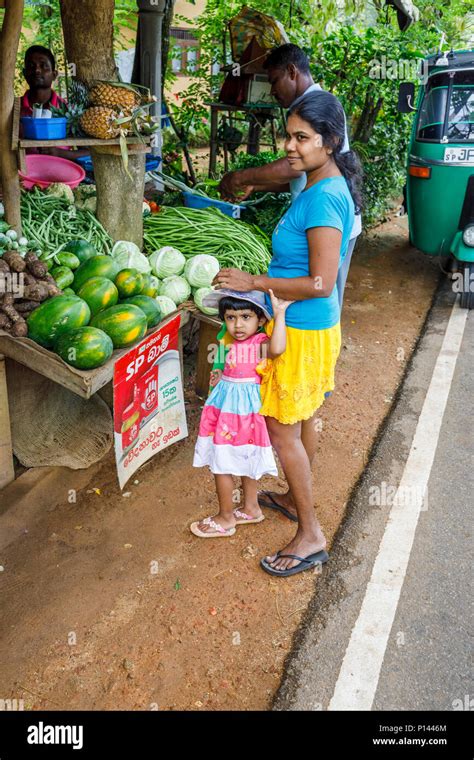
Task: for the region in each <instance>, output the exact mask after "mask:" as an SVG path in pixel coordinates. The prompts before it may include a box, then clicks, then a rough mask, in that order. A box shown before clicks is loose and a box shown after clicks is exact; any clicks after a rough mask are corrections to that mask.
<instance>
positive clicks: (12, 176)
mask: <svg viewBox="0 0 474 760" xmlns="http://www.w3.org/2000/svg"><path fill="white" fill-rule="evenodd" d="M22 19H23V0H9V2H8V3H7V7H6V9H5V15H4V18H3V25H2V29H1V32H0V181H1V183H2V190H3V203H4V206H5V219H6V221H7V222H8V223H9V224H11V226H12V227H14V228H15V230H16V231H17V232H18V234H19V235H20V234H21V215H20V179H19V177H18V163H17V156H16V154H15V153H14V152H13V151H12V128H13V104H14V100H15V94H14V90H13V81H14V78H15V64H16V54H17V51H18V43H19V41H20V32H21V23H22Z"/></svg>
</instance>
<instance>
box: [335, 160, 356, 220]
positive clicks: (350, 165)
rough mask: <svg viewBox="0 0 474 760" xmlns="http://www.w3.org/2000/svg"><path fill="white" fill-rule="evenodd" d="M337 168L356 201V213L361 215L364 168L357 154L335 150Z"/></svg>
mask: <svg viewBox="0 0 474 760" xmlns="http://www.w3.org/2000/svg"><path fill="white" fill-rule="evenodd" d="M333 156H334V161H335V162H336V166H337V168H338V169H339V171H340V172H341V174H342V176H343V177H345V179H346V182H347V184H348V186H349V190H350V193H351V195H352V200H353V201H354V206H355V212H356V214H360V212H361V209H362V166H361V163H360V161H359V157H358V155H357V153H356V152H355V151H353V150H348V151H346V152H345V153H341V150H340V149H339V150H337V149H336V150H335V151H334V153H333Z"/></svg>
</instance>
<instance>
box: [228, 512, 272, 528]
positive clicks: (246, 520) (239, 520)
mask: <svg viewBox="0 0 474 760" xmlns="http://www.w3.org/2000/svg"><path fill="white" fill-rule="evenodd" d="M234 517H235V520H236V523H235V524H236V525H254V524H256V523H261V522H262V521H263V520H265V515H260V517H252V516H251V515H248V514H247V513H246V512H241V511H240V509H234Z"/></svg>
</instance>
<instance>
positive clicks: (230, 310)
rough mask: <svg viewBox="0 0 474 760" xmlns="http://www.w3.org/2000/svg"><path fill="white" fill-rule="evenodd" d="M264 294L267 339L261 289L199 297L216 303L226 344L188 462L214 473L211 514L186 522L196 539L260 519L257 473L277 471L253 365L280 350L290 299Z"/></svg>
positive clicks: (283, 345) (206, 302)
mask: <svg viewBox="0 0 474 760" xmlns="http://www.w3.org/2000/svg"><path fill="white" fill-rule="evenodd" d="M270 298H271V303H272V308H273V314H274V325H273V332H272V335H271V337H270V338H269V337H268V336H267V335H266V333H265V332H264V331H263V329H262V328H263V326H264V325H265V323H266V322H267V320H269V319H270V314H269V312H268V309H267V307H266V305H265V299H264V296H263V293H258V292H257V291H251V292H248V293H238V292H235V291H232V290H226V289H221V290H216V291H214V292H213V293H210V294H209V295H208V296H206V298H205V299H204V305H205V306H210V307H213V306H214V307H215V306H216V305H217V306H218V308H219V316H220V318H221V319H222V320H223V322H224V325H225V328H226V334H225V336H224V338H223V341H224V343H226V342H227V343H229V342H231V346H230V349H229V351H228V353H227V357H226V360H225V367H224V371H223V373H222V376H221V378H220V379H219V380H218V381H217V383H216V384H215V385H214V388H213V390H212V392H211V394H210V395H209V397H208V399H207V401H206V403H205V405H204V409H203V412H202V417H201V423H200V426H199V434H198V439H197V443H196V449H195V453H194V462H193V465H194V467H206V466H207V467H209V469H210V470H211V472H212V473H214V477H215V481H216V492H217V498H218V500H219V513H218V514H217V515H214V517H206V518H205V519H204V520H201V521H200V522H194V523H192V525H191V531H192V533H194V535H195V536H199V537H200V538H217V537H220V536H232V535H233V534H234V533H235V526H236V525H241V524H242V525H243V524H246V523H259V522H261V521H262V520H263V519H264V517H263V514H262V512H261V510H260V507H259V506H258V501H257V481H258V480H259V478H261V477H262V475H278V470H277V468H276V464H275V459H274V457H273V452H272V447H271V444H270V439H269V437H268V432H267V427H266V424H265V419H264V418H263V417H262V416H261V415H260V414H259V411H260V407H261V398H260V382H261V377H260V375H259V365H262V367H263V366H264V364H263V363H262V362H264V361H265V359H266V358H268V359H272V358H276V357H277V356H280V355H281V354H282V353H283V352H284V351H285V348H286V327H285V312H286V309H287V308H288V306H289V305H290V303H291V301H284V300H281V299H278V298H276V297H275V296H274V295H273V293H272V292H271V291H270ZM215 380H216V378H215V379H214V381H215ZM233 475H236V476H239V475H240V476H241V478H242V488H243V492H244V505H243V508H242V509H235V505H234V503H233V501H232V496H233V491H234V481H233V479H232V476H233Z"/></svg>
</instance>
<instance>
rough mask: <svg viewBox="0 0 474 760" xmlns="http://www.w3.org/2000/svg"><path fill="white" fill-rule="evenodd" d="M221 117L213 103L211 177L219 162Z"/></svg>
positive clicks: (210, 156) (210, 154)
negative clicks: (218, 121) (218, 133)
mask: <svg viewBox="0 0 474 760" xmlns="http://www.w3.org/2000/svg"><path fill="white" fill-rule="evenodd" d="M218 118H219V114H218V110H217V108H215V107H214V106H213V105H211V140H210V153H209V173H208V176H209V177H214V174H215V172H216V164H217V120H218Z"/></svg>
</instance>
